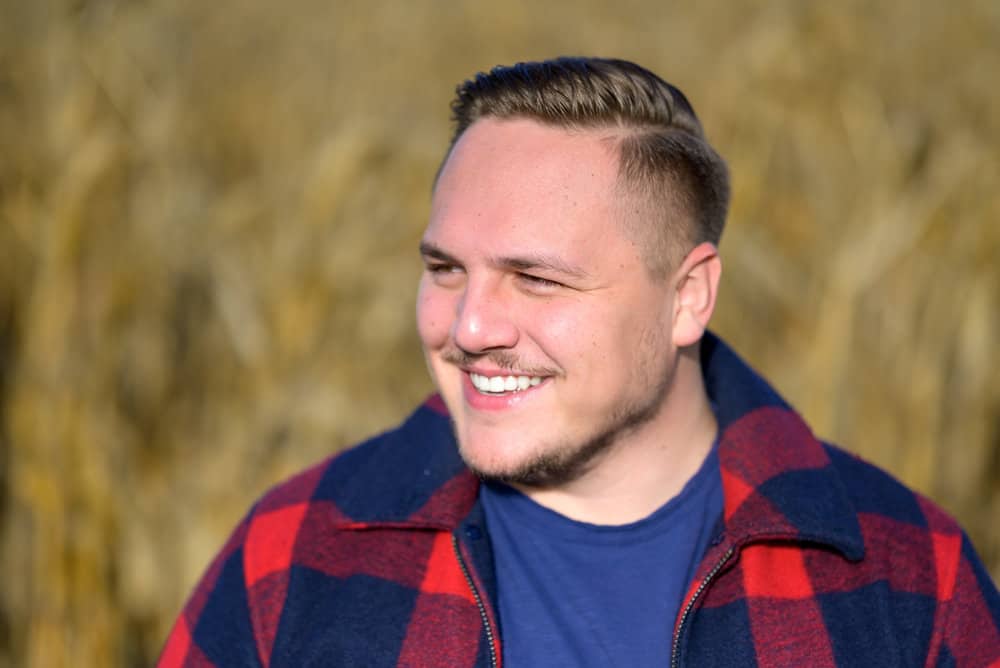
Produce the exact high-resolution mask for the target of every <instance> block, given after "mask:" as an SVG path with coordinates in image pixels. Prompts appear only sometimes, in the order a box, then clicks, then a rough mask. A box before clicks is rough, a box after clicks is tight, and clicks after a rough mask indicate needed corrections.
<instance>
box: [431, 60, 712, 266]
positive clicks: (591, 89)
mask: <svg viewBox="0 0 1000 668" xmlns="http://www.w3.org/2000/svg"><path fill="white" fill-rule="evenodd" d="M451 109H452V114H453V120H454V121H455V124H456V125H455V132H454V134H453V135H452V138H451V144H450V145H449V147H448V153H447V154H446V155H445V160H444V162H447V159H448V156H450V155H451V152H452V150H453V149H454V147H455V144H456V143H457V142H458V140H459V139H460V138H461V137H462V135H463V134H464V133H465V131H466V130H467V129H468V128H469V126H471V125H472V124H473V123H475V122H476V121H477V120H479V119H482V118H493V119H498V120H504V119H530V120H534V121H538V122H540V123H543V124H546V125H552V126H556V127H560V128H565V129H567V130H601V129H608V130H611V131H612V134H613V136H614V137H615V139H616V140H617V141H616V143H617V149H618V159H619V168H618V182H619V183H618V186H619V188H620V189H621V190H622V191H624V193H627V194H632V195H636V196H638V197H637V198H636V199H635V201H636V202H638V203H639V210H638V211H637V212H636V213H638V214H639V217H640V218H650V219H651V221H652V223H646V222H643V223H639V224H636V225H635V228H636V229H641V228H643V227H644V229H646V230H647V231H646V237H647V238H649V231H648V228H649V227H650V226H651V227H652V240H651V243H647V244H645V246H646V248H647V264H648V265H649V268H650V269H651V270H652V271H653V272H654V273H656V274H664V273H666V272H667V271H668V270H669V269H670V268H671V267H672V265H673V264H674V263H675V262H677V261H679V260H680V259H681V257H683V255H684V254H686V253H687V251H688V250H690V249H691V248H693V247H694V246H695V245H697V244H699V243H701V242H704V241H709V242H711V243H713V244H716V245H718V243H719V238H720V236H721V235H722V228H723V226H724V224H725V220H726V211H727V209H728V207H729V172H728V170H727V168H726V163H725V161H723V159H722V158H721V157H720V156H719V154H718V153H716V152H715V150H714V149H713V148H712V147H711V146H710V145H709V143H708V140H707V139H706V138H705V133H704V131H703V130H702V127H701V123H700V122H699V121H698V117H697V116H696V115H695V113H694V109H692V108H691V104H690V103H689V102H688V100H687V98H686V97H684V94H683V93H682V92H681V91H680V90H678V89H677V88H676V87H674V86H672V85H670V84H669V83H667V82H666V81H664V80H663V79H661V78H660V77H658V76H656V75H655V74H653V73H652V72H650V71H649V70H646V69H645V68H642V67H640V66H638V65H636V64H635V63H631V62H628V61H625V60H615V59H604V58H569V57H563V58H556V59H553V60H545V61H541V62H525V63H518V64H516V65H513V66H498V67H495V68H493V69H492V70H490V72H489V73H488V74H487V73H483V72H480V73H479V74H477V75H476V76H475V77H473V78H472V79H469V80H468V81H465V82H464V83H462V84H460V85H459V86H458V87H457V89H456V95H455V99H454V101H453V102H452V104H451ZM443 167H444V163H442V169H443ZM439 173H440V172H439ZM629 208H635V207H629ZM626 218H633V217H632V216H628V215H626Z"/></svg>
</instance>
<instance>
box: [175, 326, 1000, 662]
mask: <svg viewBox="0 0 1000 668" xmlns="http://www.w3.org/2000/svg"><path fill="white" fill-rule="evenodd" d="M702 348H703V350H702V358H703V360H702V361H703V368H704V370H705V376H706V383H707V386H708V388H709V393H710V395H711V397H712V399H713V402H714V403H715V406H716V409H717V414H718V418H719V424H720V432H721V436H720V446H719V457H720V465H721V468H722V479H723V493H724V497H725V511H724V517H723V518H722V520H721V521H720V523H719V530H718V533H717V536H716V537H715V539H714V540H713V543H712V546H711V547H710V548H709V551H708V554H706V555H705V558H704V560H703V562H702V564H701V566H700V569H699V572H698V574H697V577H696V579H695V581H694V582H693V583H692V584H691V588H690V591H689V593H688V595H687V601H686V603H685V605H683V606H682V608H681V614H680V615H679V617H678V620H677V624H676V627H675V629H674V641H673V653H672V656H671V657H669V658H668V657H664V663H666V662H667V661H668V659H669V661H670V662H671V665H678V666H680V665H684V666H699V667H702V666H757V665H759V666H919V665H926V666H1000V596H998V594H997V590H996V587H995V585H994V584H993V583H992V582H991V580H990V578H989V576H988V575H987V574H986V572H985V570H984V568H983V566H982V564H981V563H980V561H979V559H978V558H977V557H976V554H975V552H974V550H973V549H972V546H971V545H970V543H969V541H968V540H967V538H966V537H965V536H964V534H963V533H962V531H961V529H960V528H959V527H958V526H957V525H956V524H955V522H954V521H953V520H951V519H950V518H949V517H948V516H947V515H945V514H944V513H943V512H942V511H940V510H939V509H938V508H937V507H935V506H934V505H933V504H932V503H930V502H929V501H927V500H926V499H924V498H922V497H920V496H918V495H915V494H913V493H912V492H910V491H909V490H907V489H906V488H904V487H903V486H902V485H900V484H899V483H898V482H896V481H895V480H893V479H892V478H891V477H889V476H888V475H887V474H885V473H883V472H881V471H879V470H878V469H876V468H874V467H872V466H870V465H868V464H866V463H864V462H862V461H860V460H858V459H857V458H855V457H853V456H851V455H849V454H846V453H844V452H843V451H841V450H838V449H836V448H834V447H832V446H829V445H826V444H823V443H820V442H819V441H817V440H816V439H815V438H814V437H813V436H812V434H811V433H810V432H809V429H808V428H807V427H806V425H805V424H804V423H803V422H802V420H801V419H800V418H799V417H798V416H797V415H796V414H795V413H794V412H793V411H792V410H791V409H789V407H788V406H787V405H785V403H784V402H783V401H782V400H781V398H780V397H778V396H777V395H776V394H775V393H774V391H773V390H771V389H770V388H769V387H768V386H767V384H766V383H765V382H764V381H763V380H762V379H761V378H760V377H758V376H757V375H756V374H755V373H754V372H753V371H751V370H750V369H749V368H748V367H747V366H746V365H745V364H744V363H743V362H742V361H741V360H740V359H739V358H738V357H737V356H736V355H735V354H734V353H732V351H730V350H729V349H728V348H727V347H726V346H725V345H724V344H722V343H721V342H720V341H719V340H718V339H716V338H714V337H712V336H707V337H706V339H705V341H704V342H703V344H702ZM477 494H478V482H477V480H476V479H475V477H473V476H472V475H471V474H470V473H469V472H468V471H467V470H466V469H465V467H464V465H463V464H462V461H461V459H460V458H459V456H458V454H457V449H456V447H455V443H454V439H453V436H452V433H451V429H450V425H449V422H448V418H447V415H446V411H445V410H444V406H443V405H442V404H441V402H440V399H437V398H433V399H431V400H429V401H428V402H427V403H426V404H425V405H424V406H422V407H421V408H420V409H418V410H417V411H416V412H415V413H414V414H413V415H412V416H411V417H410V418H409V419H408V420H407V421H406V422H405V423H404V424H403V425H402V426H401V427H399V428H398V429H396V430H394V431H391V432H388V433H386V434H383V435H381V436H379V437H376V438H374V439H372V440H371V441H369V442H367V443H365V444H362V445H360V446H358V447H356V448H354V449H352V450H349V451H346V452H344V453H342V454H340V455H338V456H336V457H334V458H332V459H330V460H327V461H325V462H323V463H321V464H320V465H318V466H316V467H314V468H312V469H310V470H308V471H306V472H304V473H302V474H300V475H299V476H297V477H295V478H293V479H291V480H289V481H287V482H285V483H284V484H282V485H280V486H278V487H276V488H274V489H273V490H272V491H271V492H269V493H268V494H266V495H265V496H264V497H263V498H262V499H261V500H260V501H259V502H258V503H257V504H256V505H255V506H254V507H253V509H251V511H250V513H249V514H248V515H247V517H246V519H245V520H244V521H243V522H242V523H241V524H240V526H239V527H237V529H236V531H235V532H234V533H233V535H232V537H231V538H230V539H229V541H228V542H227V544H226V546H225V547H224V548H223V549H222V551H221V552H220V553H219V555H218V556H217V557H216V559H215V560H214V561H213V563H212V565H211V566H210V567H209V569H208V571H207V572H206V574H205V576H204V578H203V579H202V581H201V582H200V584H199V585H198V587H197V588H196V590H195V591H194V593H193V594H192V596H191V599H190V600H189V602H188V604H187V606H186V607H185V608H184V611H183V612H182V613H181V615H180V617H179V619H178V620H177V622H176V624H175V626H174V629H173V631H172V632H171V634H170V637H169V639H168V640H167V644H166V647H165V649H164V651H163V655H162V656H161V658H160V662H159V665H160V666H162V667H164V668H166V667H170V666H191V667H193V666H265V667H275V668H276V667H278V666H309V665H322V666H491V665H494V666H499V665H501V661H502V651H501V631H502V629H501V628H500V620H498V619H497V618H496V615H495V612H494V610H493V607H492V605H491V603H490V602H491V601H495V600H496V596H495V591H496V583H495V582H494V580H493V568H492V557H491V553H490V549H489V540H488V536H487V534H486V531H485V524H484V522H483V517H482V510H481V508H480V506H479V504H478V502H477Z"/></svg>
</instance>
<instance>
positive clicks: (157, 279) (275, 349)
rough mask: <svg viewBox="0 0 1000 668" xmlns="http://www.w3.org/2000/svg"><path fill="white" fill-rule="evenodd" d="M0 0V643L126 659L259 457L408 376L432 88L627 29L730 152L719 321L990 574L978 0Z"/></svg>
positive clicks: (316, 454)
mask: <svg viewBox="0 0 1000 668" xmlns="http://www.w3.org/2000/svg"><path fill="white" fill-rule="evenodd" d="M667 4H668V3H655V2H648V1H643V0H619V1H618V2H614V3H610V2H592V3H576V2H573V3H571V2H568V1H567V0H560V1H558V2H550V3H545V4H536V3H528V2H523V1H518V2H508V3H503V4H500V3H475V2H472V1H471V0H467V1H465V2H455V3H449V4H447V5H445V4H443V3H438V2H434V1H433V0H418V1H416V2H409V3H392V2H388V1H385V0H381V1H378V2H364V3H362V2H357V1H355V2H341V3H321V2H318V0H297V2H294V3H291V4H287V3H286V4H285V5H282V6H280V7H279V6H277V5H271V4H261V3H238V2H234V1H232V0H226V1H223V2H218V3H211V4H205V3H198V2H194V1H193V0H180V1H176V2H166V1H165V0H149V1H147V2H144V3H125V2H114V1H111V0H108V1H105V2H96V1H95V2H85V1H84V2H74V3H67V2H54V1H52V2H40V3H34V4H31V3H17V2H12V1H9V0H3V1H0V9H2V16H3V19H2V21H0V155H2V156H3V157H2V158H0V445H2V452H3V454H4V457H3V464H2V468H0V480H2V483H0V484H2V490H3V495H2V498H3V502H2V506H0V514H2V517H3V524H2V527H3V533H2V538H3V545H2V550H3V551H2V554H3V563H4V565H5V572H6V574H7V586H6V587H5V588H4V590H3V592H2V593H0V665H18V666H60V665H146V664H149V663H150V662H151V660H152V657H153V656H154V655H155V653H156V651H157V649H158V646H159V643H160V642H161V641H162V639H163V637H164V635H165V633H166V629H167V626H168V624H169V623H170V622H171V620H172V618H173V616H174V615H175V614H176V612H177V610H178V608H179V606H180V604H181V602H182V600H183V598H184V597H185V595H186V594H187V592H188V591H189V589H190V587H191V586H192V585H193V583H194V581H195V579H196V578H197V576H198V575H199V573H200V571H201V569H202V568H203V567H204V565H205V563H206V562H207V560H208V558H209V557H210V555H211V554H212V553H213V552H214V550H215V549H217V547H218V546H219V544H220V543H221V541H222V540H223V538H224V536H225V534H226V532H227V531H228V530H229V528H230V527H231V526H232V525H233V524H234V523H235V522H236V520H237V519H238V517H239V515H240V514H241V513H242V512H243V511H244V510H245V509H246V507H247V506H248V504H249V503H250V502H251V500H252V499H253V498H255V497H256V496H257V495H258V494H259V493H261V492H262V491H263V490H264V489H265V488H266V487H267V486H268V485H270V484H272V483H273V482H275V481H277V480H278V479H280V478H281V477H282V476H284V475H287V474H289V473H291V472H292V471H294V470H296V469H298V468H300V467H302V466H304V465H305V464H307V463H309V462H312V461H315V460H316V459H319V458H320V457H322V456H324V455H325V454H327V453H329V452H331V451H333V450H336V449H337V448H339V447H342V446H344V445H346V444H348V443H351V442H353V441H355V440H357V439H359V438H361V437H363V436H364V435H366V434H368V433H371V432H373V431H376V430H378V429H380V428H383V427H385V426H387V425H389V424H391V423H393V422H394V421H395V420H397V419H398V418H399V417H401V416H402V415H403V414H404V413H405V412H406V411H407V410H408V408H409V407H410V406H411V405H412V404H413V403H414V402H416V401H417V400H418V399H419V398H420V397H421V396H422V395H423V394H424V393H425V392H427V391H428V390H429V389H430V386H429V383H428V381H427V379H426V377H425V373H424V371H423V364H422V361H421V359H420V355H419V349H418V346H417V344H416V342H415V337H414V333H413V323H412V320H413V319H412V315H411V313H412V297H413V290H414V287H415V281H416V277H417V275H418V271H419V267H418V262H417V258H416V253H415V250H414V249H415V245H416V240H417V239H418V237H419V234H420V232H421V228H422V224H423V220H424V217H425V215H426V207H427V194H428V188H429V183H430V179H431V177H432V175H433V172H434V169H435V168H436V166H437V161H438V160H439V158H440V154H441V151H442V150H443V147H444V144H445V141H446V139H447V135H448V130H449V128H448V123H447V112H446V109H447V103H448V100H449V99H450V95H451V89H452V87H453V85H454V84H455V83H456V82H457V81H459V80H460V79H461V78H463V77H465V76H468V75H469V74H471V73H472V72H473V71H475V70H478V69H484V68H488V67H490V66H492V65H493V64H496V63H500V62H512V61H515V60H519V59H529V58H537V57H546V56H551V55H555V54H559V53H597V54H608V55H621V56H623V57H627V58H632V59H635V60H637V61H638V62H641V63H643V64H646V65H648V66H650V67H651V68H653V69H654V70H656V71H658V72H659V73H661V74H663V75H664V76H665V77H667V78H668V79H670V80H672V81H674V82H675V83H677V84H679V85H680V86H681V87H682V88H684V89H685V91H687V92H688V93H689V96H690V97H691V99H692V100H693V102H694V103H695V107H696V108H697V109H698V110H699V112H700V113H701V115H702V116H703V119H704V121H705V125H706V127H707V128H708V130H709V133H710V136H711V137H712V138H713V140H714V142H715V143H716V144H717V145H718V146H719V148H720V150H721V152H722V153H723V154H724V155H725V156H726V157H727V158H728V159H729V161H730V164H731V167H732V169H733V173H734V177H735V201H734V208H733V212H732V216H731V219H730V226H729V230H728V231H727V235H726V237H725V238H724V242H723V254H724V258H725V260H726V275H725V279H724V288H723V294H722V304H721V305H720V310H719V315H718V317H717V325H716V327H717V329H718V330H719V331H720V332H721V333H722V334H723V335H724V336H726V337H727V338H728V339H730V340H731V341H732V342H733V343H735V344H736V345H737V347H738V348H739V349H740V350H742V351H743V352H744V353H745V355H746V356H747V357H748V358H749V359H750V360H751V361H752V362H754V363H755V364H756V365H757V366H758V367H759V368H762V369H763V370H765V371H766V372H767V373H768V375H769V376H770V377H771V378H772V379H773V380H774V381H775V383H776V384H777V386H778V387H779V388H780V389H781V390H782V391H783V392H785V393H786V394H787V396H788V397H789V399H790V400H791V401H792V402H793V403H794V404H796V405H797V406H798V407H799V408H800V409H802V410H803V412H804V413H805V414H806V416H807V417H808V418H809V419H810V420H811V421H812V423H813V425H814V427H815V428H816V430H817V431H818V432H819V433H821V434H823V435H826V436H829V437H831V438H833V439H835V440H838V441H840V442H842V443H844V444H846V445H848V446H849V447H851V448H853V449H855V450H857V451H858V452H859V453H861V454H863V455H864V456H866V457H868V458H870V459H873V460H875V461H877V462H879V463H881V464H883V465H885V466H887V467H888V468H889V469H891V470H892V471H894V472H895V473H896V474H897V475H899V476H900V477H902V478H903V479H904V480H906V481H907V482H909V483H911V484H913V485H915V486H917V487H918V488H920V489H922V490H924V491H926V492H927V493H929V494H930V495H931V496H933V497H934V498H936V499H937V500H939V501H940V502H941V503H943V504H944V505H945V506H946V507H947V508H949V509H950V510H951V511H952V512H954V513H955V514H956V515H957V516H958V517H959V518H960V519H961V520H962V521H963V523H964V524H965V525H966V526H967V527H968V529H969V530H970V532H971V533H972V535H973V537H974V540H975V542H976V544H977V545H978V547H979V549H980V551H981V552H982V553H983V554H984V556H985V557H986V558H987V560H988V562H989V564H990V566H991V568H992V571H993V573H994V576H996V575H997V574H998V573H1000V531H998V529H997V526H996V522H995V517H997V516H998V513H1000V456H998V452H997V451H998V447H1000V445H998V444H1000V417H998V412H1000V411H998V406H1000V392H998V382H1000V381H998V379H997V375H996V374H995V372H994V371H993V370H994V368H995V367H996V366H997V362H998V356H1000V355H998V352H997V345H996V343H997V337H996V335H995V332H996V329H997V325H998V322H997V312H998V304H1000V296H998V290H1000V269H998V265H997V263H996V262H995V258H996V256H997V252H998V250H1000V232H998V228H997V225H996V220H997V218H998V213H1000V194H998V193H1000V190H998V189H997V187H996V186H997V183H998V182H1000V181H998V176H1000V174H998V171H1000V169H998V158H997V156H998V155H1000V151H998V146H997V144H998V141H997V139H998V137H1000V127H998V124H1000V114H998V113H997V102H998V99H1000V93H998V92H997V89H996V87H995V84H994V83H993V76H994V75H995V73H996V72H997V71H1000V62H998V61H1000V54H998V49H997V48H996V44H997V43H1000V13H998V12H997V10H996V7H995V5H994V4H993V3H991V2H989V0H982V1H977V0H964V1H963V2H960V3H958V4H955V3H953V4H951V5H948V6H938V5H933V4H930V3H916V4H911V3H903V2H891V1H887V2H880V3H875V4H871V3H862V2H859V1H852V2H847V3H841V4H838V5H836V6H826V5H822V4H820V3H799V2H793V1H792V0H785V1H781V2H772V3H769V4H767V5H766V6H765V7H760V6H758V4H757V3H753V2H749V1H743V2H722V1H721V0H711V1H707V2H702V3H699V4H698V5H697V6H696V5H695V4H693V3H692V4H690V5H687V6H685V7H683V8H679V7H677V6H676V5H673V4H672V3H670V6H667Z"/></svg>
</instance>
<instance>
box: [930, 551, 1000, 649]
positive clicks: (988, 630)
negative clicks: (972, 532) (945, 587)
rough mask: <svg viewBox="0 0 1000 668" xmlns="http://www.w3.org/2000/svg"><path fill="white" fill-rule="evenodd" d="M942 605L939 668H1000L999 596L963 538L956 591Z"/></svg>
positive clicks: (955, 583)
mask: <svg viewBox="0 0 1000 668" xmlns="http://www.w3.org/2000/svg"><path fill="white" fill-rule="evenodd" d="M942 604H943V609H942V611H941V613H942V617H943V629H942V631H943V637H942V639H941V647H940V652H939V654H938V659H937V665H938V666H960V667H965V666H968V667H969V668H972V667H974V666H975V667H978V666H990V667H991V668H992V667H997V666H1000V594H998V593H997V587H996V585H995V584H994V583H993V581H992V580H991V579H990V576H989V573H987V572H986V568H985V567H984V566H983V563H982V562H981V561H980V559H979V557H978V556H977V555H976V552H975V549H974V548H973V547H972V543H971V542H970V541H969V539H968V537H967V536H965V535H964V534H963V535H962V545H961V551H960V554H959V558H958V563H957V566H956V568H955V579H954V588H953V590H952V592H951V595H950V596H948V597H947V598H946V599H945V600H944V601H942Z"/></svg>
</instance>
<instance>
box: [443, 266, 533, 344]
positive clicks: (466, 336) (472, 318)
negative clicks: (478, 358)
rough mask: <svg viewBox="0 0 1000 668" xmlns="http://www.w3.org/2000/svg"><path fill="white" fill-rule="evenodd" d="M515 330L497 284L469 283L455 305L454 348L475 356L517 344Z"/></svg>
mask: <svg viewBox="0 0 1000 668" xmlns="http://www.w3.org/2000/svg"><path fill="white" fill-rule="evenodd" d="M518 335H519V333H518V328H517V324H516V323H515V320H514V318H513V313H511V309H510V304H509V303H508V302H507V301H506V300H505V299H504V298H503V295H502V294H501V288H500V286H497V285H483V284H480V285H475V284H473V283H472V282H470V283H469V284H468V285H467V287H466V290H465V293H464V294H463V295H462V298H461V299H460V300H459V302H458V306H457V309H456V313H455V320H454V324H453V329H452V339H453V340H454V341H455V345H457V346H458V347H459V348H461V349H462V350H464V351H465V352H467V353H470V354H473V355H476V354H482V353H485V352H489V351H490V350H497V349H503V348H513V347H514V346H515V345H517V340H518Z"/></svg>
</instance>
